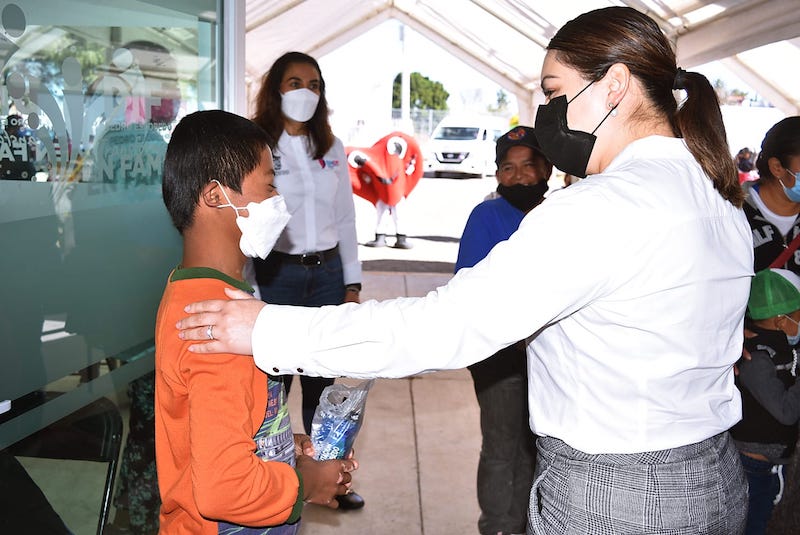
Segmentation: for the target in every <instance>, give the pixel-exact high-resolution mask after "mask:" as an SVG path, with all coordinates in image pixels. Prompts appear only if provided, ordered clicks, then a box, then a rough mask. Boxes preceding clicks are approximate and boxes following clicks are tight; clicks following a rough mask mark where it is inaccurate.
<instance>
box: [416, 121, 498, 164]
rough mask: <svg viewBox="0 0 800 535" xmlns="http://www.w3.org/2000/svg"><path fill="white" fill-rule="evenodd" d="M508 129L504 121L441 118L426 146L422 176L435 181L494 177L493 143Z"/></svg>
mask: <svg viewBox="0 0 800 535" xmlns="http://www.w3.org/2000/svg"><path fill="white" fill-rule="evenodd" d="M508 129H509V126H508V121H507V120H505V119H502V118H499V117H491V116H486V117H482V116H478V117H456V116H448V117H445V118H444V119H443V120H442V122H440V123H439V124H438V125H437V126H436V128H435V129H434V131H433V136H432V137H431V140H430V141H429V142H428V144H427V145H426V150H425V172H426V173H428V174H433V176H436V177H441V176H447V175H457V176H481V177H484V176H491V175H494V173H495V171H496V170H497V167H496V165H495V163H494V158H495V142H496V141H497V138H499V137H500V136H502V135H503V134H504V133H505V132H506V131H507V130H508Z"/></svg>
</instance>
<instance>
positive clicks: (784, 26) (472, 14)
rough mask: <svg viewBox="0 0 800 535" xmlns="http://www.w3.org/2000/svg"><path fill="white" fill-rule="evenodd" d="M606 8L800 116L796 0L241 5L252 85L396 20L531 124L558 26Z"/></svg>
mask: <svg viewBox="0 0 800 535" xmlns="http://www.w3.org/2000/svg"><path fill="white" fill-rule="evenodd" d="M609 5H628V6H631V7H633V8H636V9H638V10H640V11H643V12H645V13H647V14H648V15H649V16H651V17H652V18H654V19H655V20H657V21H658V23H659V24H660V25H661V27H662V28H663V30H664V32H665V34H666V35H667V36H668V37H669V39H670V40H671V41H672V42H673V44H674V46H675V50H676V52H677V56H678V64H679V65H680V66H681V67H683V68H685V69H691V68H692V67H696V66H698V65H702V64H706V63H710V62H714V61H720V62H722V64H723V65H724V66H725V67H726V68H727V69H728V70H730V71H731V72H733V73H734V74H735V75H736V76H738V77H739V78H740V79H741V80H742V81H744V82H745V83H747V84H748V85H750V86H751V87H752V88H753V89H755V90H756V91H757V92H758V93H759V94H760V95H761V96H762V97H764V98H765V99H767V100H768V101H769V102H770V103H772V105H774V106H775V107H777V108H779V109H780V110H781V111H783V112H784V113H785V114H787V115H798V114H800V68H798V67H800V0H718V1H716V2H710V1H704V0H624V1H622V0H619V1H617V0H570V1H569V2H563V1H562V2H550V1H544V0H334V1H332V0H246V42H245V46H246V48H245V61H246V72H247V77H248V80H250V81H252V82H256V83H257V82H258V81H259V80H260V77H261V75H262V74H263V73H264V72H265V71H266V70H267V69H268V68H269V66H270V65H271V64H272V62H273V61H274V60H275V59H276V58H277V57H278V56H280V55H281V54H283V53H284V52H286V51H288V50H299V51H303V52H306V53H308V54H310V55H312V56H315V57H320V56H323V55H325V54H327V53H329V52H332V51H333V50H335V49H336V48H338V47H340V46H342V45H343V44H345V43H347V42H348V41H350V40H352V39H354V38H355V37H358V36H359V35H362V34H363V33H365V32H367V31H368V30H370V29H372V28H374V27H376V26H377V25H379V24H381V23H382V22H384V21H386V20H389V19H396V20H399V21H400V22H402V23H404V24H405V25H407V26H409V27H410V28H412V29H413V30H415V31H416V32H418V33H420V34H422V35H423V36H424V37H426V38H428V39H429V40H430V41H432V42H433V43H435V44H436V45H438V46H440V47H441V48H443V49H445V50H446V51H448V52H449V53H451V54H452V55H453V56H455V57H456V58H458V59H460V60H462V61H463V62H465V63H466V64H468V65H469V66H470V67H472V68H473V69H475V70H476V71H478V72H480V73H481V74H483V75H484V76H486V77H487V78H489V79H490V80H492V81H494V82H495V83H497V84H498V85H500V86H501V87H502V88H504V89H505V90H507V91H508V92H510V93H512V94H514V95H515V96H516V97H517V102H518V106H519V113H520V121H521V122H523V123H528V124H530V123H531V122H532V119H533V110H534V99H535V93H536V91H537V89H538V87H539V71H540V69H541V65H542V60H543V58H544V47H546V46H547V43H548V42H549V40H550V38H551V37H552V36H553V35H554V34H555V32H556V31H557V30H558V28H559V27H561V26H562V25H563V24H564V23H565V22H567V21H569V20H570V19H572V18H574V17H575V16H577V15H579V14H580V13H583V12H585V11H589V10H592V9H596V8H599V7H605V6H609ZM775 58H780V60H779V62H776V61H774V60H775ZM768 60H769V61H768Z"/></svg>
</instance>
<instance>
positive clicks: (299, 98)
mask: <svg viewBox="0 0 800 535" xmlns="http://www.w3.org/2000/svg"><path fill="white" fill-rule="evenodd" d="M318 103H319V95H317V94H316V93H314V92H313V91H311V90H310V89H306V88H305V87H303V88H301V89H294V90H292V91H287V92H286V93H282V94H281V111H282V112H283V114H284V115H285V116H286V117H288V118H289V119H292V120H293V121H297V122H299V123H304V122H306V121H308V120H309V119H311V118H312V117H313V116H314V112H315V111H317V104H318Z"/></svg>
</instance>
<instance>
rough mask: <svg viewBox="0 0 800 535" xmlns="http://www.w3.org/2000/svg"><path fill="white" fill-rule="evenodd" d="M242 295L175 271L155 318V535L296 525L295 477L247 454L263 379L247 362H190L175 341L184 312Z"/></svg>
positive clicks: (209, 275)
mask: <svg viewBox="0 0 800 535" xmlns="http://www.w3.org/2000/svg"><path fill="white" fill-rule="evenodd" d="M243 285H244V286H246V285H245V284H244V283H242V282H241V281H237V280H235V279H232V278H230V277H227V276H226V275H224V274H223V273H220V272H218V271H215V270H212V269H208V268H192V269H178V270H176V271H174V272H173V273H172V274H171V275H170V280H169V282H168V283H167V287H166V289H165V290H164V295H163V296H162V299H161V304H160V306H159V308H158V316H157V319H156V335H155V346H156V395H155V400H156V402H155V417H156V465H157V469H158V486H159V491H160V493H161V501H162V505H161V514H160V524H161V527H160V533H162V534H173V533H174V534H183V533H186V534H192V535H197V534H216V533H217V522H216V521H215V520H214V519H219V520H225V521H226V522H230V523H234V524H241V525H247V526H274V525H279V524H283V523H286V522H294V521H295V520H297V519H298V518H299V515H300V511H301V508H302V479H301V478H300V476H299V474H298V473H297V472H296V471H295V469H294V468H292V467H291V466H289V465H288V464H286V463H282V462H264V461H262V460H261V459H260V458H259V457H258V456H257V455H256V454H255V449H256V446H255V442H254V440H253V436H254V435H255V433H256V431H258V429H259V426H260V425H261V423H262V422H263V421H264V414H265V411H266V407H267V376H266V375H265V374H264V373H263V372H262V371H260V370H259V369H258V368H256V367H255V365H254V364H253V359H251V358H249V357H243V356H241V355H231V354H216V355H201V354H197V353H191V352H189V351H188V349H187V348H188V346H189V342H184V341H182V340H181V339H179V338H178V331H177V330H176V328H175V324H176V323H177V322H178V320H179V319H181V318H182V317H184V316H185V315H186V313H185V312H184V310H183V309H184V307H185V306H186V305H187V304H189V303H192V302H194V301H200V300H204V299H226V296H225V294H224V292H223V288H225V287H226V286H235V287H239V288H242V287H243Z"/></svg>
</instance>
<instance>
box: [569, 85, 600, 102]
mask: <svg viewBox="0 0 800 535" xmlns="http://www.w3.org/2000/svg"><path fill="white" fill-rule="evenodd" d="M593 83H594V82H589V83H588V84H587V85H586V87H584V88H583V89H581V90H580V91H578V94H577V95H575V96H574V97H572V98H571V99H569V100H568V101H567V104H569V103H570V102H572V101H573V100H575V99H576V98H578V97H579V96H581V93H583V92H584V91H586V90H587V89H589V87H591V85H592V84H593Z"/></svg>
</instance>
